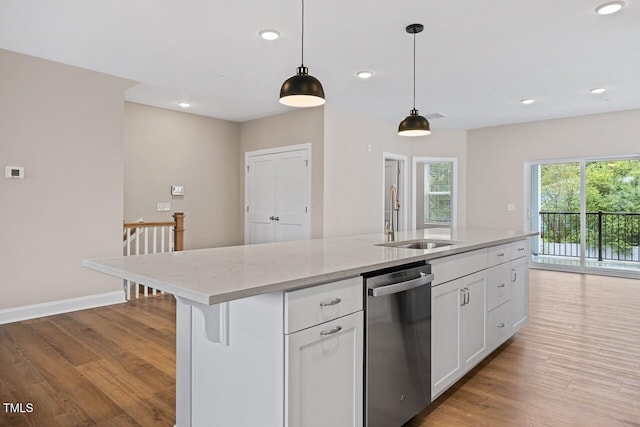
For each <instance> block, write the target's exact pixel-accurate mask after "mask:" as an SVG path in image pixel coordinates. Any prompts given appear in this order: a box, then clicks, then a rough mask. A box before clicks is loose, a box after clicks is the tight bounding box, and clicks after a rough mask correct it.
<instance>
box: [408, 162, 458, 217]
mask: <svg viewBox="0 0 640 427" xmlns="http://www.w3.org/2000/svg"><path fill="white" fill-rule="evenodd" d="M456 165H457V159H456V158H455V157H414V158H413V184H414V185H413V207H414V209H413V218H414V222H413V224H414V225H415V228H416V229H420V228H430V227H455V226H456V218H457V215H456V191H457V190H456V173H457V172H456V170H457V168H456Z"/></svg>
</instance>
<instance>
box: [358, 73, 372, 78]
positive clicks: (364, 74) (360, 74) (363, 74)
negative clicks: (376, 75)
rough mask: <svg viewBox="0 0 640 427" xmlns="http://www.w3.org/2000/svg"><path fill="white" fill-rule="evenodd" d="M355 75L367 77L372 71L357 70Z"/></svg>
mask: <svg viewBox="0 0 640 427" xmlns="http://www.w3.org/2000/svg"><path fill="white" fill-rule="evenodd" d="M356 76H358V77H360V78H361V79H369V78H371V77H372V76H373V71H358V72H357V73H356Z"/></svg>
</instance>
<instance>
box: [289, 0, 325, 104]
mask: <svg viewBox="0 0 640 427" xmlns="http://www.w3.org/2000/svg"><path fill="white" fill-rule="evenodd" d="M301 47H302V55H301V57H302V58H301V59H302V60H301V61H300V66H299V67H298V70H297V73H296V75H295V76H292V77H289V78H288V79H287V80H285V82H284V83H283V84H282V87H281V88H280V103H281V104H284V105H288V106H290V107H317V106H318V105H322V104H324V103H325V99H324V89H323V88H322V83H320V80H318V79H316V78H315V77H313V76H311V75H309V69H308V68H307V67H305V66H304V0H302V43H301Z"/></svg>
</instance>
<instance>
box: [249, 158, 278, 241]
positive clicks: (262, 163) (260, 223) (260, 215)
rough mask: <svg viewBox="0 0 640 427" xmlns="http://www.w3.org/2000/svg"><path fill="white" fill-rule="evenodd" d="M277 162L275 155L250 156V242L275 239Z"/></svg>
mask: <svg viewBox="0 0 640 427" xmlns="http://www.w3.org/2000/svg"><path fill="white" fill-rule="evenodd" d="M276 162H277V158H275V157H274V156H255V157H250V158H249V162H248V163H249V164H248V168H246V169H247V189H248V191H247V196H248V197H247V205H248V207H249V209H248V211H247V214H246V216H245V220H246V221H247V225H246V227H245V228H246V229H248V234H249V237H250V241H249V243H269V242H273V241H275V238H276V230H275V223H274V221H273V217H274V213H275V211H276Z"/></svg>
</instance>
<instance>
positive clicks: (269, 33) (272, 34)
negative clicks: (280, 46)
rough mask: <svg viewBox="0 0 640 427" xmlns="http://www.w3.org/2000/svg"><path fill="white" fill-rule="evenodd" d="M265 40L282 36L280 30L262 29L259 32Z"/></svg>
mask: <svg viewBox="0 0 640 427" xmlns="http://www.w3.org/2000/svg"><path fill="white" fill-rule="evenodd" d="M258 34H259V35H260V37H262V38H263V39H265V40H269V41H271V40H276V39H278V38H280V32H279V31H276V30H262V31H260V32H259V33H258Z"/></svg>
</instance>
